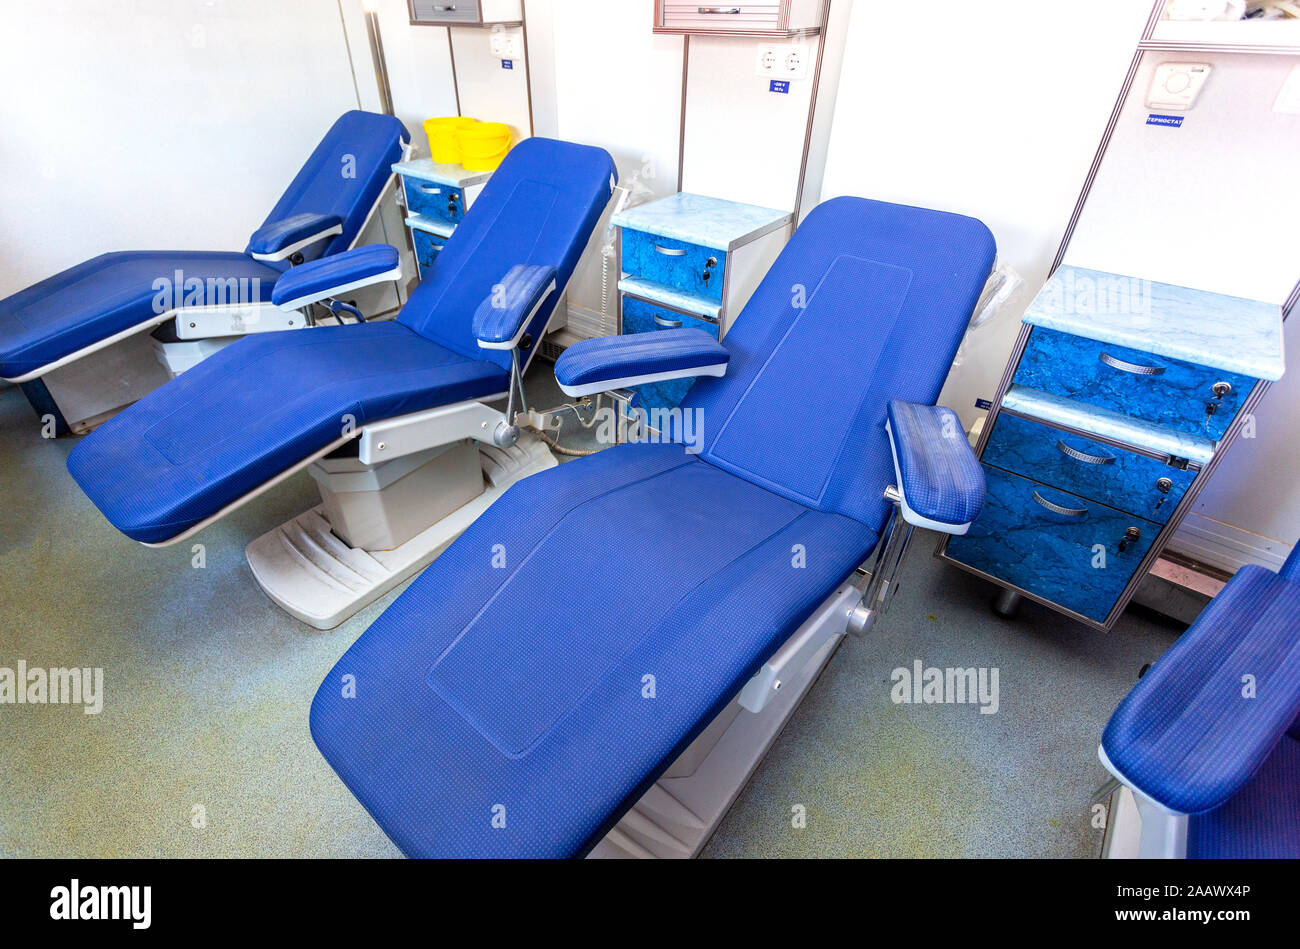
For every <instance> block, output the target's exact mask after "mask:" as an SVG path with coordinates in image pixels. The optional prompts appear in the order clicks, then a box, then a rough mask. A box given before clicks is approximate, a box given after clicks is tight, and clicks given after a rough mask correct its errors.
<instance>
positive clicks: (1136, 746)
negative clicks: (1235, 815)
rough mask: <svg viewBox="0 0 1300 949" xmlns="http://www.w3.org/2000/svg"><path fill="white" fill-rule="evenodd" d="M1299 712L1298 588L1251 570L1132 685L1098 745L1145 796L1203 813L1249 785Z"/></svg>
mask: <svg viewBox="0 0 1300 949" xmlns="http://www.w3.org/2000/svg"><path fill="white" fill-rule="evenodd" d="M1246 676H1249V677H1250V679H1248V680H1247V679H1245V678H1244V677H1246ZM1297 710H1300V583H1298V582H1295V581H1293V580H1289V579H1287V578H1286V577H1285V576H1278V575H1277V574H1275V573H1273V572H1272V571H1269V570H1266V569H1264V568H1263V567H1259V566H1255V565H1254V564H1251V565H1247V566H1245V567H1242V568H1241V569H1240V570H1238V571H1237V573H1236V575H1235V576H1234V577H1233V578H1232V579H1231V580H1229V581H1228V583H1227V585H1226V586H1225V587H1224V588H1223V589H1222V590H1221V591H1219V595H1218V596H1216V597H1215V598H1214V599H1213V600H1211V601H1210V605H1209V606H1207V607H1206V608H1205V609H1204V610H1202V611H1201V615H1200V616H1198V617H1197V618H1196V622H1195V623H1193V624H1192V625H1191V627H1190V628H1189V629H1188V630H1187V632H1185V633H1183V635H1182V636H1180V637H1179V638H1178V641H1177V642H1175V643H1174V644H1173V646H1171V647H1170V648H1169V650H1168V651H1167V652H1166V653H1165V654H1164V655H1163V656H1161V657H1160V659H1159V660H1157V661H1156V663H1155V665H1153V666H1152V667H1151V668H1150V670H1149V671H1148V672H1147V674H1146V675H1144V676H1143V677H1142V678H1141V679H1139V680H1138V682H1137V685H1135V686H1133V691H1131V692H1129V694H1128V696H1127V697H1126V698H1125V699H1124V701H1123V702H1121V703H1120V704H1119V708H1117V709H1116V710H1115V714H1114V715H1112V716H1111V718H1110V722H1108V723H1107V725H1106V730H1105V732H1103V733H1102V737H1101V747H1102V750H1103V751H1104V752H1105V753H1106V757H1107V758H1108V759H1109V760H1110V763H1111V765H1112V766H1113V767H1114V769H1115V770H1116V771H1118V772H1119V774H1120V775H1122V776H1123V778H1124V780H1125V781H1126V782H1127V783H1129V784H1131V785H1133V786H1134V787H1136V788H1137V789H1138V790H1140V791H1141V792H1142V793H1143V794H1145V795H1147V796H1148V797H1150V798H1152V799H1154V800H1155V801H1158V802H1159V803H1160V804H1163V805H1164V806H1165V807H1167V808H1169V809H1170V810H1173V811H1178V812H1180V813H1183V814H1200V813H1203V812H1205V811H1210V810H1214V809H1215V808H1217V807H1220V806H1221V805H1223V804H1225V803H1226V802H1227V801H1228V800H1229V799H1231V798H1232V797H1233V796H1234V795H1235V794H1236V793H1237V792H1238V791H1240V790H1241V789H1242V788H1243V787H1245V785H1246V784H1247V782H1249V781H1250V779H1251V778H1252V777H1253V776H1254V774H1255V772H1256V771H1258V770H1259V769H1260V767H1261V766H1263V764H1264V763H1265V761H1267V760H1268V758H1269V756H1270V755H1272V754H1273V750H1274V748H1275V747H1276V746H1277V744H1278V742H1279V741H1280V740H1283V739H1282V736H1283V735H1284V734H1286V732H1287V730H1288V728H1290V727H1292V726H1293V725H1294V723H1295V719H1296V713H1297ZM1285 740H1287V741H1290V740H1291V739H1289V738H1288V739H1285Z"/></svg>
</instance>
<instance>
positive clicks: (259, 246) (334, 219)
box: [248, 214, 343, 256]
mask: <svg viewBox="0 0 1300 949" xmlns="http://www.w3.org/2000/svg"><path fill="white" fill-rule="evenodd" d="M333 228H339V229H340V230H342V228H343V219H342V218H341V217H339V216H338V215H337V214H294V215H292V216H290V217H287V218H284V219H283V220H281V221H272V222H271V223H270V224H263V225H262V226H261V227H259V228H258V229H257V230H256V231H254V232H253V236H252V237H251V238H249V240H248V252H249V253H250V254H257V255H262V256H266V255H270V254H278V253H280V252H281V251H282V250H284V249H285V248H286V247H291V246H293V245H294V244H297V243H299V242H300V241H304V240H306V239H307V238H309V237H311V236H312V235H314V234H322V235H323V234H324V232H325V231H329V230H332V229H333Z"/></svg>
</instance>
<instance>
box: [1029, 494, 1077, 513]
mask: <svg viewBox="0 0 1300 949" xmlns="http://www.w3.org/2000/svg"><path fill="white" fill-rule="evenodd" d="M1034 501H1035V502H1037V504H1038V505H1039V506H1040V507H1045V508H1047V509H1048V510H1049V511H1051V512H1052V513H1053V514H1061V515H1063V516H1065V517H1086V516H1087V514H1088V509H1087V508H1086V507H1064V506H1062V505H1060V504H1055V503H1053V502H1051V501H1049V500H1047V498H1045V497H1043V496H1042V495H1041V494H1039V493H1038V492H1037V491H1035V492H1034Z"/></svg>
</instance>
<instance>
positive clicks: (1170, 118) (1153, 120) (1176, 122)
mask: <svg viewBox="0 0 1300 949" xmlns="http://www.w3.org/2000/svg"><path fill="white" fill-rule="evenodd" d="M1182 124H1183V116H1181V115H1156V113H1154V112H1152V113H1151V114H1150V115H1148V116H1147V125H1167V126H1169V127H1170V128H1174V129H1176V128H1178V127H1179V126H1180V125H1182Z"/></svg>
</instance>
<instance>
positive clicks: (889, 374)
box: [682, 198, 996, 531]
mask: <svg viewBox="0 0 1300 949" xmlns="http://www.w3.org/2000/svg"><path fill="white" fill-rule="evenodd" d="M814 213H815V214H817V216H818V217H817V222H818V226H817V227H813V228H810V227H808V226H807V221H805V223H804V224H802V225H800V227H799V229H798V230H797V231H795V234H794V237H793V238H791V240H790V243H789V245H788V247H787V249H786V251H785V252H784V253H783V254H782V255H781V257H780V258H779V259H778V260H777V262H776V263H775V264H773V265H772V269H771V270H770V271H769V272H768V275H767V277H766V278H764V280H763V282H762V284H761V285H760V286H759V288H758V290H757V291H755V293H754V296H753V297H752V298H751V299H750V301H749V304H748V305H747V306H746V307H745V311H744V314H743V315H742V317H741V318H738V319H737V320H736V323H735V325H734V326H733V327H732V328H731V330H730V332H728V333H727V338H726V346H727V349H728V350H730V351H731V364H730V365H729V366H728V368H727V375H726V376H725V377H724V378H721V379H715V378H704V379H700V380H698V381H697V382H696V383H695V385H694V386H692V388H691V390H690V392H688V393H687V395H686V398H685V399H684V400H683V401H682V407H683V408H688V407H699V408H701V409H703V410H704V417H705V419H706V430H707V440H706V447H705V449H704V451H703V453H702V457H704V458H705V459H706V460H708V461H710V462H712V463H713V464H716V465H718V466H719V467H722V468H725V469H726V470H728V471H731V472H732V473H734V474H738V475H740V476H741V477H745V478H748V479H749V480H751V481H753V482H754V483H756V484H761V485H763V486H765V487H767V488H769V489H771V490H773V491H776V492H777V493H779V494H783V495H785V496H786V497H788V498H791V499H792V500H796V501H799V502H800V503H803V504H807V505H808V506H809V507H811V508H814V509H816V510H819V511H835V512H837V513H840V514H846V515H848V516H849V517H854V518H857V519H858V520H860V521H862V522H863V523H864V524H866V525H867V526H869V527H871V528H872V529H873V530H876V531H879V530H881V529H882V526H883V524H884V521H885V517H886V516H887V514H888V512H889V504H888V502H887V501H885V500H884V498H883V497H882V496H881V486H882V485H888V484H892V483H893V479H894V462H893V458H892V456H891V454H890V451H889V439H888V437H887V436H886V435H885V410H886V408H887V406H888V404H889V400H890V399H901V400H903V401H906V402H919V403H921V404H923V405H933V404H934V403H935V400H936V399H938V397H939V390H940V389H941V388H942V387H943V382H944V379H945V378H947V374H948V369H949V368H950V367H951V365H952V360H953V357H954V356H955V355H956V354H957V347H958V345H960V343H961V339H962V336H963V335H964V333H965V331H966V325H967V323H968V322H969V321H970V315H971V312H972V311H973V310H974V309H975V304H976V302H977V301H978V300H979V296H980V293H982V292H983V288H984V282H985V281H986V280H987V279H988V275H989V272H990V271H991V270H992V268H993V258H994V257H995V256H996V254H995V247H994V242H993V235H992V234H990V233H989V230H988V228H987V227H985V226H984V225H983V224H982V223H981V222H979V221H977V220H975V219H974V218H968V217H962V216H959V215H955V214H947V213H944V212H942V211H929V210H925V209H922V208H912V207H905V206H903V205H896V204H885V203H884V202H880V201H867V200H865V199H862V198H836V199H834V200H831V201H827V202H825V203H824V204H822V205H820V206H819V207H818V208H817V209H816V211H815V212H814ZM864 314H865V316H864Z"/></svg>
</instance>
